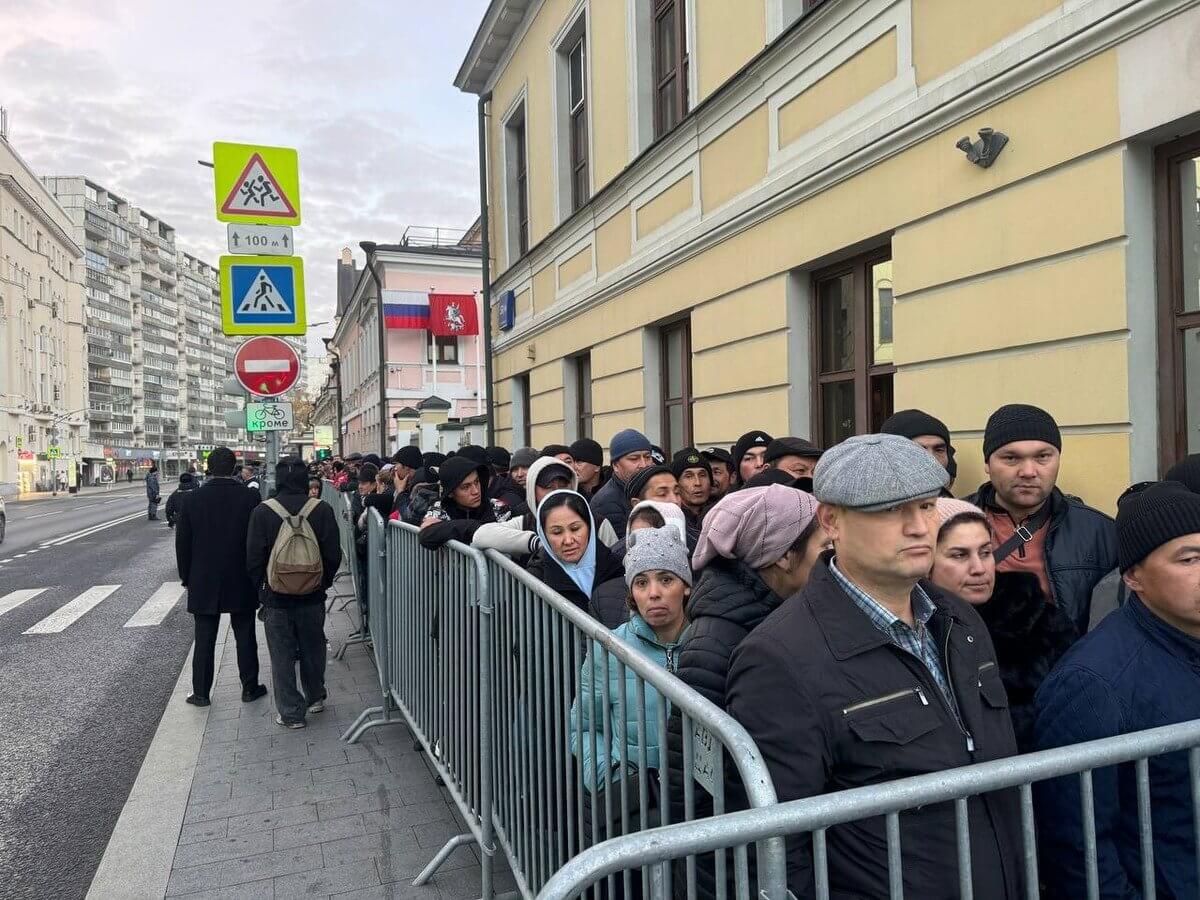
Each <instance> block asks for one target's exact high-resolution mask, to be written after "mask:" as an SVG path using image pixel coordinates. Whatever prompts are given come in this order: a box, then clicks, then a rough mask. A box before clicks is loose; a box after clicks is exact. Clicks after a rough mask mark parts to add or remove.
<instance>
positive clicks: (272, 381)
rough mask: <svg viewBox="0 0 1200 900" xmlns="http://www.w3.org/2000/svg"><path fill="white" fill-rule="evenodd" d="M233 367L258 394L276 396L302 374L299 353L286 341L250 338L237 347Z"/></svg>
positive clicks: (235, 372) (246, 385) (269, 338)
mask: <svg viewBox="0 0 1200 900" xmlns="http://www.w3.org/2000/svg"><path fill="white" fill-rule="evenodd" d="M233 370H234V374H236V375H237V380H238V381H240V382H241V383H242V387H244V388H245V389H246V390H248V391H249V392H250V393H251V394H254V395H255V396H256V397H277V396H279V395H280V394H282V393H284V392H285V391H288V390H290V389H291V388H292V387H293V386H294V385H295V384H296V381H297V380H298V379H299V378H300V357H299V356H297V355H296V351H295V350H293V349H292V346H291V345H290V344H289V343H288V342H287V341H281V340H280V339H279V338H275V337H256V338H251V339H250V340H248V341H246V343H244V344H242V346H240V347H238V350H237V353H236V354H235V355H234V357H233Z"/></svg>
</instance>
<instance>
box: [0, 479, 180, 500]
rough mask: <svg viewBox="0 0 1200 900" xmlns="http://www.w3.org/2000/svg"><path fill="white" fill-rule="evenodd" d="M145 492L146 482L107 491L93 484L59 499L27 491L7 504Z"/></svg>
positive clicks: (61, 494)
mask: <svg viewBox="0 0 1200 900" xmlns="http://www.w3.org/2000/svg"><path fill="white" fill-rule="evenodd" d="M175 481H176V479H174V478H172V479H170V481H168V480H167V479H162V480H161V481H160V482H159V483H160V484H161V485H166V484H168V483H169V484H174V483H175ZM145 492H146V485H145V482H143V481H135V482H134V483H133V484H126V483H125V482H123V481H122V482H121V483H120V484H116V483H114V484H113V485H112V487H110V488H109V489H107V490H105V487H104V485H102V484H91V485H88V486H87V487H82V488H80V489H79V490H78V491H76V492H75V493H74V494H72V493H71V492H70V491H69V490H66V489H63V490H61V491H59V492H58V495H57V497H56V496H55V494H54V492H53V491H27V492H26V493H24V494H16V495H14V496H12V497H9V498H6V500H5V502H7V503H9V504H16V503H29V502H31V501H33V500H52V499H57V500H64V499H68V498H86V497H101V496H114V497H120V496H122V495H124V494H128V495H130V496H133V495H134V494H138V493H142V494H144V493H145Z"/></svg>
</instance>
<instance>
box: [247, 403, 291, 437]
mask: <svg viewBox="0 0 1200 900" xmlns="http://www.w3.org/2000/svg"><path fill="white" fill-rule="evenodd" d="M246 430H247V431H291V430H292V404H291V403H290V402H287V401H284V400H274V401H268V402H266V403H247V404H246Z"/></svg>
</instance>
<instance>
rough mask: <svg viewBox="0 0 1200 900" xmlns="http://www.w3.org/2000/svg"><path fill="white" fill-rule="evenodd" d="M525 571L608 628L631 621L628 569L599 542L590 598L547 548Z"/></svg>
mask: <svg viewBox="0 0 1200 900" xmlns="http://www.w3.org/2000/svg"><path fill="white" fill-rule="evenodd" d="M525 568H526V570H527V571H528V572H529V574H530V575H532V576H533V577H534V578H536V579H537V580H538V581H540V582H542V584H544V585H546V586H547V587H549V588H552V589H553V590H555V591H557V592H558V593H560V594H562V595H563V597H564V598H565V599H567V600H570V601H571V602H572V603H574V604H575V606H576V607H578V608H579V609H581V610H583V611H584V612H585V613H587V614H588V615H589V616H591V617H592V618H593V619H596V620H597V621H599V622H601V623H602V624H603V625H604V627H605V628H616V627H617V626H618V625H621V624H623V623H624V622H626V621H627V620H628V619H629V608H628V607H627V606H626V605H625V598H626V596H627V589H626V587H625V569H624V567H623V566H622V565H621V562H620V560H618V559H617V558H616V557H615V556H613V554H612V552H611V551H609V549H608V548H607V547H605V546H604V545H603V544H601V543H600V542H598V541H597V542H596V577H595V578H594V579H593V580H592V595H591V596H590V597H589V596H588V595H587V594H585V593H584V592H583V591H581V590H580V589H579V586H578V585H577V584H575V582H574V581H572V580H571V578H570V576H569V575H567V573H566V572H564V571H563V568H562V566H560V565H559V564H558V563H557V562H556V561H555V559H554V557H552V556H551V555H550V554H549V553H547V552H546V549H545V548H544V547H543V548H541V549H539V550H538V551H537V553H535V554H533V556H532V557H530V559H529V564H528V565H527V566H526V567H525Z"/></svg>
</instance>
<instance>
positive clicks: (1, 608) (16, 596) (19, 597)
mask: <svg viewBox="0 0 1200 900" xmlns="http://www.w3.org/2000/svg"><path fill="white" fill-rule="evenodd" d="M45 592H46V589H45V588H24V589H22V590H19V591H12V592H11V593H8V594H5V595H4V596H3V597H0V616H2V615H4V614H5V613H6V612H12V611H13V610H14V609H16V608H17V607H18V606H20V605H21V604H22V603H24V602H25V601H26V600H32V599H33V598H34V597H36V596H37V595H38V594H44V593H45Z"/></svg>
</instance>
